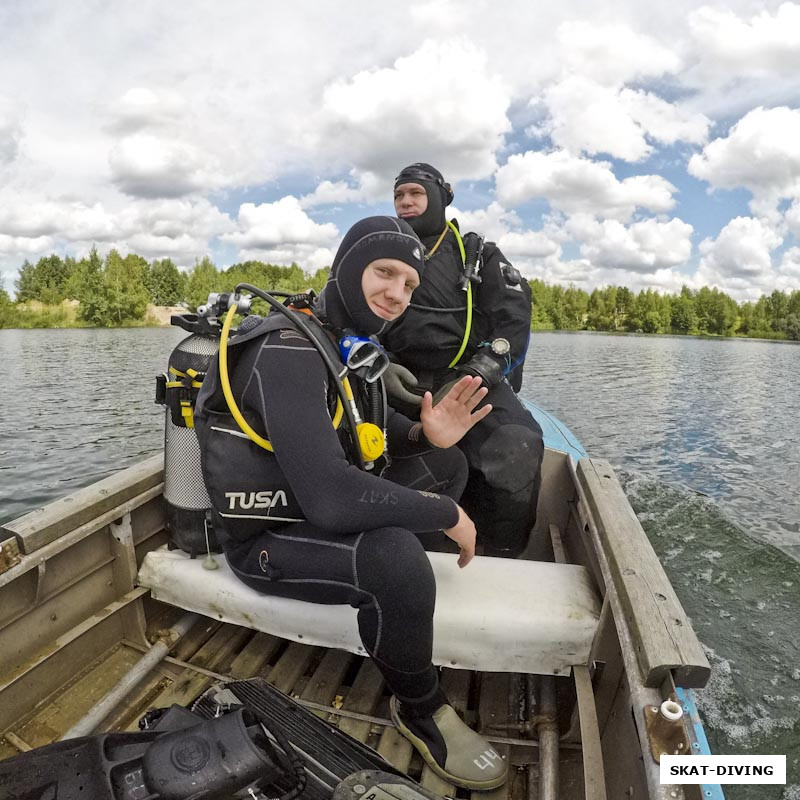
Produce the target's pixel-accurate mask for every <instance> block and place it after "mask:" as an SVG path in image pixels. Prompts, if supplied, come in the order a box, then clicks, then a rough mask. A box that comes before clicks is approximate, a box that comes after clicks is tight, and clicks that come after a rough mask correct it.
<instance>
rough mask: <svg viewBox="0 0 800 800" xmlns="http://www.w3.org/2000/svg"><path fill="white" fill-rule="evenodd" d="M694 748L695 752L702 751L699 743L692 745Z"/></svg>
mask: <svg viewBox="0 0 800 800" xmlns="http://www.w3.org/2000/svg"><path fill="white" fill-rule="evenodd" d="M692 747H694V749H695V750H699V749H700V743H699V742H695V743H694V744H693V745H692Z"/></svg>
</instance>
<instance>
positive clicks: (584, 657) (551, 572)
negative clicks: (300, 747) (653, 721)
mask: <svg viewBox="0 0 800 800" xmlns="http://www.w3.org/2000/svg"><path fill="white" fill-rule="evenodd" d="M428 556H429V558H430V560H431V564H432V565H433V571H434V573H435V575H436V587H437V592H436V612H435V614H434V639H433V661H434V663H435V664H438V665H442V666H447V667H453V668H456V669H470V670H472V669H476V670H483V671H487V672H522V673H536V674H542V675H560V674H568V673H569V668H570V667H571V666H573V665H575V664H587V663H588V659H589V648H590V647H591V644H592V639H593V637H594V634H595V631H596V629H597V621H598V618H599V615H600V602H599V599H598V597H597V595H596V593H595V590H594V588H593V586H592V583H591V580H590V577H589V574H588V572H587V571H586V570H585V569H584V567H581V566H576V565H574V564H553V563H546V562H540V561H515V560H509V559H498V558H488V557H482V556H476V557H475V558H474V559H473V561H472V562H471V563H470V564H469V565H468V566H467V567H466V568H465V569H463V570H462V569H459V568H458V566H457V564H456V556H454V555H452V554H449V553H428ZM215 558H216V561H217V563H218V564H219V569H216V570H207V569H204V568H203V560H202V559H201V558H197V559H191V558H189V556H188V555H186V553H183V552H182V551H180V550H168V549H167V548H166V546H164V547H162V548H160V549H158V550H154V551H152V552H150V553H148V554H147V555H146V556H145V559H144V563H143V564H142V567H141V569H140V571H139V580H138V582H139V584H140V585H141V586H144V587H147V588H148V589H150V593H151V595H152V597H154V598H155V599H156V600H160V601H162V602H165V603H169V604H170V605H174V606H178V607H179V608H184V609H186V610H187V611H196V612H199V613H200V614H203V615H205V616H208V617H211V618H213V619H219V620H222V621H224V622H229V623H233V624H234V625H242V626H245V627H248V628H254V629H256V630H259V631H264V632H266V633H271V634H273V635H275V636H280V637H282V638H284V639H290V640H292V641H295V642H301V643H304V644H309V645H321V646H324V647H332V648H336V649H339V650H347V651H349V652H351V653H357V654H360V655H364V654H365V652H364V648H363V646H362V645H361V640H360V638H359V635H358V628H357V624H356V610H355V609H354V608H351V607H350V606H347V605H337V606H325V605H317V604H314V603H305V602H302V601H299V600H288V599H285V598H282V597H270V596H267V595H263V594H260V593H259V592H256V591H255V590H254V589H251V588H249V587H248V586H245V585H244V584H243V583H242V582H241V581H240V580H239V579H238V578H236V576H235V575H234V574H233V572H232V571H231V569H230V568H229V567H228V565H227V563H226V561H225V558H224V556H221V555H218V556H216V557H215Z"/></svg>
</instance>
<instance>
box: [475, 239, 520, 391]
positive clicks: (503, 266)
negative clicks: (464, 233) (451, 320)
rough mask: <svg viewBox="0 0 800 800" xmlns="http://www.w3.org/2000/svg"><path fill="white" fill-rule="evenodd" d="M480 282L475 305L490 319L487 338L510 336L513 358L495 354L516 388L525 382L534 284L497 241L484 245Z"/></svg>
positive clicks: (506, 337)
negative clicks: (523, 371) (530, 284)
mask: <svg viewBox="0 0 800 800" xmlns="http://www.w3.org/2000/svg"><path fill="white" fill-rule="evenodd" d="M480 274H481V283H480V284H479V285H478V287H477V292H476V294H477V298H476V305H477V307H478V308H479V309H480V311H481V313H482V314H483V316H484V318H485V319H486V320H488V333H487V336H486V340H487V341H489V342H491V341H492V340H493V339H501V338H502V339H508V342H509V344H510V345H511V362H510V369H508V367H509V364H508V362H507V361H506V360H505V359H503V358H502V357H498V356H494V354H492V355H493V357H494V358H497V359H498V360H499V361H500V362H502V366H503V367H504V369H508V371H507V372H506V377H507V378H508V380H509V382H510V383H511V386H512V388H513V389H514V391H515V392H518V391H519V389H520V386H521V385H522V365H523V363H524V361H525V354H526V352H527V350H528V341H529V338H530V333H531V287H530V286H529V285H528V282H527V281H526V280H525V278H524V277H523V276H522V275H521V274H520V272H519V271H518V270H517V269H516V268H515V267H513V266H512V265H511V264H510V263H509V261H508V260H507V259H506V257H505V256H504V255H503V253H502V252H501V251H500V248H499V247H497V245H496V244H494V242H487V243H486V245H485V247H484V249H483V265H482V266H481V273H480Z"/></svg>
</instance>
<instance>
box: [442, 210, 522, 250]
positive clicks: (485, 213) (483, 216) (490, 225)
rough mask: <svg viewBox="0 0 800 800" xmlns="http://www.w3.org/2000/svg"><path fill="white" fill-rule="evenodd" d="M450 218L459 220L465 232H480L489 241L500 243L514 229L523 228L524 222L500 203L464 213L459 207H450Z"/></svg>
mask: <svg viewBox="0 0 800 800" xmlns="http://www.w3.org/2000/svg"><path fill="white" fill-rule="evenodd" d="M448 217H455V218H456V219H458V224H459V226H460V227H461V230H462V231H463V232H467V231H478V232H480V234H481V235H482V236H484V237H485V238H486V239H487V240H489V241H495V242H496V241H499V239H500V238H501V237H502V236H504V235H505V234H507V233H508V232H509V231H510V230H511V229H512V228H517V229H519V228H521V227H522V221H521V220H520V218H519V217H518V216H517V214H516V213H515V212H514V211H508V210H506V209H505V208H503V207H502V206H501V205H500V204H499V203H498V202H496V201H493V202H491V203H490V204H489V205H488V206H487V207H486V208H479V209H475V210H473V211H462V210H461V209H460V208H458V207H457V206H450V208H449V209H448Z"/></svg>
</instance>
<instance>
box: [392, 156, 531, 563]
mask: <svg viewBox="0 0 800 800" xmlns="http://www.w3.org/2000/svg"><path fill="white" fill-rule="evenodd" d="M452 201H453V190H452V188H451V186H450V184H449V183H446V182H445V180H444V178H443V177H442V173H441V172H439V170H437V169H435V168H434V167H432V166H431V165H430V164H424V163H421V162H420V163H416V164H411V165H410V166H408V167H405V169H403V170H401V172H400V174H399V175H398V176H397V178H396V179H395V184H394V207H395V211H396V212H397V216H398V217H401V218H402V219H404V220H406V221H407V222H408V223H409V224H410V225H411V227H412V228H413V229H414V231H415V232H416V234H417V235H418V236H419V237H420V239H421V240H422V243H423V244H424V245H425V248H426V253H425V261H426V265H425V273H424V275H423V276H422V281H421V284H420V287H419V290H418V291H416V292H415V293H414V302H413V303H411V304H410V307H409V309H408V312H407V313H406V314H405V315H404V316H403V319H402V320H400V321H399V322H398V324H397V325H394V326H393V327H392V328H391V329H390V330H388V331H386V333H385V334H382V337H381V341H382V342H383V343H384V344H385V345H386V348H387V349H388V350H389V352H390V353H391V354H392V358H393V359H396V360H397V362H398V363H396V364H393V365H392V366H391V367H390V371H389V373H387V377H386V387H387V390H388V391H389V395H390V399H391V400H392V402H393V404H394V405H395V406H396V407H397V408H398V409H400V410H402V411H403V412H404V413H406V414H409V415H411V416H413V414H414V412H413V408H414V406H415V405H416V406H419V403H420V396H421V395H422V391H421V390H422V389H429V390H431V391H432V392H434V393H435V394H436V396H437V397H439V396H440V395H441V394H443V393H444V392H446V391H447V388H448V386H449V385H451V384H452V382H453V381H454V380H457V379H458V378H459V377H461V376H462V375H476V376H478V377H480V379H481V381H482V382H483V385H484V386H485V387H487V388H488V389H489V394H488V397H487V400H488V402H490V403H491V404H492V407H493V409H494V410H493V412H492V413H491V415H490V416H489V417H487V418H486V419H485V420H483V421H482V422H481V423H480V424H479V425H476V426H475V427H474V428H472V430H470V431H469V433H468V434H467V435H466V436H465V437H464V438H463V440H462V441H460V442H459V445H458V446H459V447H460V448H461V450H462V451H463V452H464V455H466V457H467V463H468V464H469V482H468V484H467V489H466V491H465V493H464V506H465V508H466V509H467V511H468V512H469V514H470V515H471V516H472V518H473V519H474V520H475V524H476V525H477V528H478V543H479V544H483V545H484V550H483V552H484V554H485V555H492V556H504V557H511V558H513V557H516V556H518V555H519V554H520V553H521V552H522V551H523V550H524V549H525V547H526V545H527V543H528V537H529V535H530V531H531V529H532V528H533V525H534V523H535V521H536V503H537V500H538V496H539V487H540V484H541V464H542V458H543V456H544V443H543V440H542V429H541V428H540V427H539V424H538V423H537V422H536V420H535V419H534V418H533V417H532V416H531V414H530V413H529V412H528V410H527V409H526V408H525V406H523V405H522V403H521V402H520V400H519V399H518V398H517V396H516V394H515V393H516V392H518V391H519V390H520V386H521V384H522V365H523V362H524V360H525V354H526V350H527V347H528V339H529V337H530V328H531V290H530V287H529V286H528V283H527V281H525V279H524V278H523V277H522V276H521V275H520V273H519V272H518V270H516V269H515V268H514V267H513V266H511V264H509V263H508V261H507V259H506V257H505V256H504V255H503V253H502V252H500V249H499V248H498V247H497V245H495V244H494V243H493V242H486V243H485V244H484V243H483V239H482V238H481V237H479V236H478V235H477V234H475V233H467V234H465V235H463V236H462V234H461V233H460V232H459V230H458V224H457V223H456V221H455V220H448V219H447V218H446V217H445V208H446V207H447V206H448V205H450V203H451V202H452ZM471 245H472V248H471Z"/></svg>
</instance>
